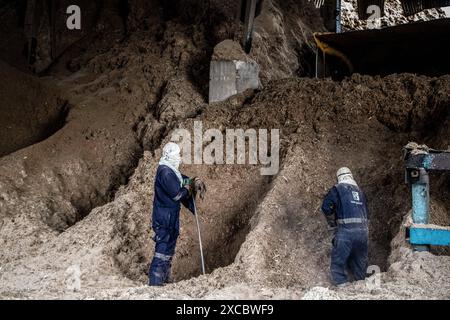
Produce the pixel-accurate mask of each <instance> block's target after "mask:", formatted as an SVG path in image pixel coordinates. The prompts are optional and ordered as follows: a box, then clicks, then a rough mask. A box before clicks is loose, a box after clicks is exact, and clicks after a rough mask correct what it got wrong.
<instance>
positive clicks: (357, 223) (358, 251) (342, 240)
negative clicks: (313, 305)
mask: <svg viewBox="0 0 450 320" xmlns="http://www.w3.org/2000/svg"><path fill="white" fill-rule="evenodd" d="M322 211H323V213H324V214H325V215H327V216H330V215H333V214H336V217H335V218H336V222H337V226H338V229H337V232H336V235H335V237H334V239H333V249H332V252H331V276H332V278H333V280H334V282H335V283H336V285H339V284H343V283H346V282H347V281H348V279H347V274H346V268H347V267H348V268H349V269H350V270H351V271H352V273H353V277H354V279H355V280H363V279H365V277H366V270H367V262H368V258H367V254H368V218H369V216H368V209H367V200H366V197H365V195H364V193H363V192H362V191H361V190H360V189H359V187H358V186H356V185H352V184H347V183H340V184H337V185H335V186H334V187H333V188H331V190H330V191H329V192H328V194H327V195H326V197H325V199H324V200H323V204H322Z"/></svg>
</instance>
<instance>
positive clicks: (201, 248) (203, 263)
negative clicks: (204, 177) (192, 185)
mask: <svg viewBox="0 0 450 320" xmlns="http://www.w3.org/2000/svg"><path fill="white" fill-rule="evenodd" d="M193 202H194V215H195V221H196V222H197V232H198V243H199V245H200V257H201V259H202V272H203V274H205V259H204V257H203V245H202V235H201V233H200V222H199V220H198V215H197V205H196V203H195V196H194V197H193Z"/></svg>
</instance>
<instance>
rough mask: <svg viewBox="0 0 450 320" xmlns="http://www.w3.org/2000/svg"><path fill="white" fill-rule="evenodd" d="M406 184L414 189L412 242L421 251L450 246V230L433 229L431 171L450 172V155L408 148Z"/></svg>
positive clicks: (447, 152) (448, 152)
mask: <svg viewBox="0 0 450 320" xmlns="http://www.w3.org/2000/svg"><path fill="white" fill-rule="evenodd" d="M405 151H406V153H405V161H406V172H405V174H406V183H408V184H409V185H410V186H411V193H412V219H413V225H412V226H411V227H410V228H409V242H410V243H411V244H412V245H413V246H414V248H415V249H416V250H418V251H426V250H428V246H430V245H435V246H450V227H441V226H435V225H429V224H428V223H429V211H430V209H429V207H430V183H429V182H430V181H429V176H428V171H430V170H450V151H439V150H432V149H428V148H426V147H424V146H417V145H416V144H409V145H407V146H406V147H405Z"/></svg>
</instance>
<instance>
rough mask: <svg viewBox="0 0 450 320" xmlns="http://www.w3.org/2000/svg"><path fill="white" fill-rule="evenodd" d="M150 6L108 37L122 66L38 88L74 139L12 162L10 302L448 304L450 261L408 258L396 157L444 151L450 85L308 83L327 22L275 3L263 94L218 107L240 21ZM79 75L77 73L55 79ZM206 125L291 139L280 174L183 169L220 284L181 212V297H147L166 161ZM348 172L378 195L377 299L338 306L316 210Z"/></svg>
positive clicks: (261, 34) (435, 256) (176, 272)
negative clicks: (218, 74)
mask: <svg viewBox="0 0 450 320" xmlns="http://www.w3.org/2000/svg"><path fill="white" fill-rule="evenodd" d="M145 3H146V5H144V4H142V3H141V4H139V3H137V4H136V6H133V7H131V8H130V16H129V17H128V19H129V20H128V27H129V30H130V33H129V34H128V35H127V36H126V37H125V38H123V34H122V33H120V32H118V33H117V34H113V35H110V37H111V38H110V41H109V42H110V43H111V49H105V50H104V51H102V52H100V53H97V54H93V51H92V50H87V51H86V53H85V55H82V56H80V57H77V58H73V59H72V58H67V59H68V60H65V59H62V61H65V63H63V64H56V65H55V66H54V68H53V69H50V70H49V71H48V75H47V77H45V78H40V80H39V83H42V84H40V85H44V84H45V86H46V88H48V86H49V88H50V89H48V90H51V91H52V92H51V94H45V98H47V97H48V96H53V95H55V96H56V97H57V98H58V99H62V100H64V101H67V106H68V110H67V115H65V117H64V123H63V124H64V125H63V126H62V127H61V128H60V129H59V130H57V131H56V132H54V134H52V135H50V136H48V137H47V138H46V139H45V140H43V141H41V142H39V143H35V144H33V143H34V141H30V142H28V144H27V145H29V146H27V147H25V148H22V149H20V150H18V151H16V152H13V153H10V154H9V155H6V156H4V157H2V158H1V159H0V218H1V220H0V248H1V249H0V262H1V265H0V279H1V281H0V296H1V297H3V298H77V299H87V298H99V299H103V298H114V299H141V298H159V299H165V298H213V299H215V298H229V299H234V298H277V299H285V298H286V299H300V298H308V299H316V298H319V299H349V298H350V299H361V298H368V299H380V298H396V299H405V298H430V299H434V298H441V299H442V298H450V281H449V280H448V276H447V275H448V272H449V271H450V257H448V256H447V255H445V254H446V252H440V251H433V252H432V253H417V252H413V251H412V250H411V249H410V248H408V246H407V245H406V244H405V241H404V239H403V238H402V237H403V234H404V232H403V230H402V227H401V225H402V221H403V220H404V219H405V216H406V215H407V213H408V211H409V209H410V201H409V191H408V189H407V187H406V186H405V185H404V178H403V161H402V147H403V146H404V145H405V144H406V143H407V142H409V141H411V140H414V141H419V142H421V143H426V144H428V145H429V146H431V147H433V148H443V149H445V148H447V147H448V146H449V144H450V140H449V139H450V138H449V137H450V135H449V133H450V115H449V111H448V110H449V105H450V77H449V76H444V77H441V78H426V77H420V76H415V75H408V74H404V75H391V76H388V77H386V78H379V77H373V78H372V77H365V76H359V75H354V76H353V77H352V78H350V79H346V80H344V81H342V82H333V81H331V80H316V79H308V78H298V77H296V75H302V74H303V75H304V74H305V73H308V68H310V65H309V64H308V63H309V62H308V61H309V60H308V59H306V58H305V59H300V58H301V57H307V56H308V52H310V50H311V47H310V46H311V45H310V43H311V38H310V36H311V30H317V28H318V27H317V24H318V23H317V21H316V20H315V19H314V14H310V11H307V10H306V9H305V8H304V7H301V6H299V5H297V4H294V2H291V1H283V2H275V1H274V2H271V1H268V2H267V3H266V7H265V9H264V11H263V14H262V15H261V17H260V18H258V19H259V21H260V22H259V24H257V26H256V30H255V31H256V36H255V47H254V48H255V49H254V51H253V53H252V55H251V58H252V59H254V60H256V61H258V63H259V64H260V65H261V66H262V69H263V73H262V75H261V78H262V82H263V89H262V90H260V91H258V92H246V93H245V94H243V95H241V96H238V97H234V98H231V99H230V100H229V101H227V102H224V103H218V104H213V105H207V104H206V102H205V97H206V96H207V81H208V78H207V77H208V68H207V65H208V62H209V59H210V57H211V55H212V53H213V46H214V44H216V43H218V42H220V41H222V40H224V39H226V38H228V37H229V36H230V34H229V32H228V31H227V30H230V29H229V25H231V24H232V22H231V20H230V19H229V18H227V17H230V16H231V17H232V15H231V14H230V12H234V11H233V10H232V8H229V5H226V4H224V3H223V2H221V1H212V7H210V8H206V7H203V6H202V5H198V6H195V5H193V2H189V1H185V2H183V4H185V6H180V7H179V8H178V9H179V11H178V12H172V11H165V10H166V9H165V8H164V6H163V8H162V9H161V10H162V11H163V15H160V13H161V12H155V10H151V9H152V8H153V7H152V5H153V4H152V2H151V1H150V2H145ZM280 3H282V4H280ZM146 9H148V11H147V10H146ZM208 10H212V11H211V12H214V14H215V16H213V17H211V15H210V14H208V13H211V12H210V11H208ZM161 17H165V19H162V18H161ZM295 17H297V18H295ZM298 17H300V18H298ZM232 18H233V17H232ZM193 20H194V21H197V22H198V23H197V24H193V23H192V21H193ZM212 21H214V22H215V23H212ZM217 22H218V23H217ZM131 30H134V31H131ZM103 42H104V40H103ZM71 54H73V53H71ZM73 65H78V66H79V70H78V71H76V72H70V70H67V68H66V69H65V70H64V72H63V71H61V69H64V68H65V67H64V66H67V67H68V68H69V69H71V68H72V66H73ZM0 67H2V69H3V68H4V69H3V70H6V71H4V72H7V73H8V74H13V75H14V77H17V78H20V79H22V78H26V79H28V76H26V75H24V74H22V73H21V72H20V71H18V70H14V71H12V70H11V69H9V68H10V67H8V66H6V65H3V64H2V65H0ZM75 69H78V67H77V68H75ZM71 70H72V69H71ZM36 81H38V80H36ZM32 85H34V81H33V80H30V81H28V82H25V83H24V86H28V88H30V87H31V86H32ZM3 91H4V92H10V91H9V90H3ZM29 91H32V92H36V90H29ZM0 92H2V91H0ZM43 92H44V93H45V92H46V91H43ZM38 98H39V99H43V97H42V96H41V97H38ZM10 99H11V100H12V101H16V99H12V98H10ZM31 99H33V100H34V98H33V96H30V97H28V96H25V97H24V101H25V102H27V101H30V100H31ZM39 99H37V100H36V101H38V102H39V101H41V100H39ZM43 100H45V99H43ZM24 104H26V103H24ZM52 106H56V107H58V106H59V104H52ZM2 108H5V107H4V106H3V105H2ZM49 110H52V109H49ZM194 121H202V124H203V127H204V130H206V129H207V128H217V129H219V130H222V131H223V130H225V129H226V128H243V129H247V128H255V129H258V128H265V129H272V128H278V129H280V130H281V137H280V139H281V151H280V155H281V164H280V172H279V173H278V174H277V175H276V176H273V177H265V176H261V175H260V172H259V169H260V167H259V166H250V165H183V167H182V171H183V172H185V173H186V174H188V175H191V176H199V177H202V179H204V180H205V182H206V184H207V186H208V194H207V198H206V200H205V201H203V202H200V203H199V204H198V208H199V215H200V221H201V225H202V231H203V240H204V248H205V256H206V266H207V272H208V275H206V276H199V274H200V268H199V259H200V258H199V253H198V243H197V235H196V229H195V224H194V219H193V216H192V215H190V214H189V213H188V212H187V211H186V210H183V213H182V221H181V224H182V227H181V237H180V239H179V243H178V248H177V253H176V256H175V260H174V266H173V277H174V281H175V283H173V284H171V285H168V286H166V287H164V288H149V287H147V286H145V283H146V278H147V276H146V272H147V268H148V263H149V261H150V258H151V256H152V253H153V252H152V250H153V243H152V241H151V240H150V239H151V236H152V232H151V230H150V228H149V226H150V218H151V203H152V196H153V188H152V186H153V179H154V173H155V170H156V166H157V161H158V159H159V155H160V151H161V147H162V146H163V145H164V143H165V142H167V141H168V139H169V137H170V134H171V132H172V131H173V130H174V129H175V128H178V127H181V128H186V129H188V130H191V129H192V127H193V123H194ZM44 127H47V126H44ZM17 137H18V138H20V135H19V134H18V135H17ZM2 140H3V141H4V142H7V140H6V139H2ZM14 141H15V140H11V142H14ZM342 165H346V166H349V167H351V168H352V169H353V171H354V173H355V177H356V179H357V180H358V182H359V183H360V185H361V186H362V188H363V189H364V190H365V192H366V193H367V195H368V199H369V202H370V211H371V214H372V219H371V239H370V252H371V254H370V262H371V264H372V265H377V266H379V268H380V269H381V271H383V273H382V274H381V286H380V287H373V286H371V285H370V284H371V283H372V282H373V280H374V279H373V278H371V279H368V280H367V281H366V282H360V283H356V284H354V285H352V286H350V287H348V288H346V289H344V290H340V291H336V290H335V289H333V288H332V286H331V283H330V279H329V275H328V269H329V252H330V246H331V245H330V242H331V235H330V234H328V232H327V230H326V227H325V221H324V219H323V217H322V216H321V214H320V212H319V210H318V209H319V205H320V201H321V198H322V197H323V195H324V194H325V192H326V191H327V189H328V188H329V187H331V186H332V185H333V183H334V173H335V171H336V169H337V168H338V167H340V166H342ZM449 183H450V179H449V176H448V175H441V176H438V175H436V176H433V177H432V196H433V210H434V212H438V214H436V215H435V217H437V219H438V222H440V223H449V214H448V206H449V204H450V191H449V190H450V188H449V186H450V185H449ZM391 241H393V242H392V243H393V245H391ZM78 269H79V270H80V272H81V289H80V290H76V291H73V290H70V289H68V286H67V285H68V283H69V284H70V279H71V277H72V273H73V272H74V270H78Z"/></svg>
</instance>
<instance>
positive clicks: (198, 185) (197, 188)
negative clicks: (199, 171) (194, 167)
mask: <svg viewBox="0 0 450 320" xmlns="http://www.w3.org/2000/svg"><path fill="white" fill-rule="evenodd" d="M192 180H193V181H194V196H196V195H197V194H198V196H199V197H200V199H202V200H203V199H204V198H205V193H206V185H205V183H204V182H203V181H202V180H201V179H200V178H197V177H194V178H193V179H192Z"/></svg>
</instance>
